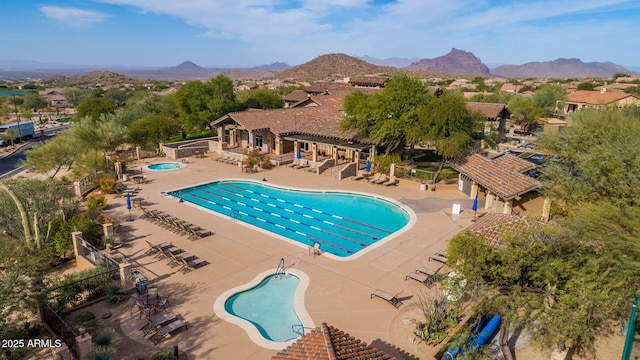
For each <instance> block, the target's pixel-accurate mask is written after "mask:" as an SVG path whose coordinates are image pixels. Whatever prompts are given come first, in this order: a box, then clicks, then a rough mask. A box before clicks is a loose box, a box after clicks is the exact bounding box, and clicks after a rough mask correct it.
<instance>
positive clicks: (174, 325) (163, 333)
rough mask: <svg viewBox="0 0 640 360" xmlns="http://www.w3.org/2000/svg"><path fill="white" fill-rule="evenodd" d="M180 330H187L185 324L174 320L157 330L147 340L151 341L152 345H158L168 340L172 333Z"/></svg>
mask: <svg viewBox="0 0 640 360" xmlns="http://www.w3.org/2000/svg"><path fill="white" fill-rule="evenodd" d="M182 328H184V329H185V330H186V329H187V328H188V327H187V324H186V323H185V322H183V321H182V320H180V319H178V320H175V321H173V322H170V323H169V324H167V325H165V326H163V327H161V328H160V329H158V331H157V332H156V333H155V334H154V335H153V336H151V338H150V339H149V340H151V341H152V342H153V343H154V344H158V343H159V342H160V341H162V340H164V339H166V338H170V337H171V336H172V335H173V333H175V332H176V331H178V330H179V329H182Z"/></svg>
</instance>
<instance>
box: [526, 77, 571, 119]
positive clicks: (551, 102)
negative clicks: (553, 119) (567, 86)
mask: <svg viewBox="0 0 640 360" xmlns="http://www.w3.org/2000/svg"><path fill="white" fill-rule="evenodd" d="M532 99H533V102H534V103H535V104H536V105H537V106H538V107H539V108H540V109H542V110H543V111H544V112H545V115H551V114H553V113H554V112H555V110H556V106H557V103H558V102H559V101H566V100H567V93H566V92H565V91H564V89H563V88H562V86H560V85H553V84H545V85H542V86H540V87H539V88H538V89H537V90H536V91H535V92H534V93H533V98H532Z"/></svg>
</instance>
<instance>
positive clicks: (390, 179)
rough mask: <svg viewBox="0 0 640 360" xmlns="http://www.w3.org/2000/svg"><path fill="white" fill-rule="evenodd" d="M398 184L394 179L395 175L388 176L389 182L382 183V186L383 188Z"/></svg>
mask: <svg viewBox="0 0 640 360" xmlns="http://www.w3.org/2000/svg"><path fill="white" fill-rule="evenodd" d="M397 183H398V180H397V179H396V176H395V175H392V176H389V181H385V182H383V183H382V185H384V186H391V185H395V184H397Z"/></svg>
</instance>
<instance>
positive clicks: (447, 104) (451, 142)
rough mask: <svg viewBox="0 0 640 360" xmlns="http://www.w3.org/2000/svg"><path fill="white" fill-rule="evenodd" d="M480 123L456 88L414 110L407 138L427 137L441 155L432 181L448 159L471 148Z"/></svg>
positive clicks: (416, 139)
mask: <svg viewBox="0 0 640 360" xmlns="http://www.w3.org/2000/svg"><path fill="white" fill-rule="evenodd" d="M483 124H484V118H483V116H482V115H481V114H479V113H473V112H471V111H470V110H469V108H467V105H466V103H465V101H464V97H463V96H462V94H461V93H459V92H453V91H447V92H445V93H444V94H442V95H440V96H439V97H438V98H436V99H434V100H432V101H431V102H430V103H429V106H428V107H422V108H420V109H419V110H418V116H417V121H416V122H414V123H413V124H412V127H411V129H410V130H409V131H410V134H411V135H410V139H411V140H413V141H416V142H417V141H431V142H433V143H435V146H436V153H437V154H438V155H442V162H441V163H440V166H439V168H438V171H437V172H436V174H435V177H434V180H433V181H434V183H435V182H436V181H437V180H438V176H439V175H440V172H441V171H442V168H443V166H444V164H445V163H446V162H447V160H448V159H451V158H453V157H455V156H458V155H462V154H464V153H466V152H467V151H469V150H471V146H472V141H473V135H474V134H477V133H480V132H481V131H482V126H483Z"/></svg>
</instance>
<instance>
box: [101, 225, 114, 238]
mask: <svg viewBox="0 0 640 360" xmlns="http://www.w3.org/2000/svg"><path fill="white" fill-rule="evenodd" d="M102 231H103V232H104V237H106V238H108V237H111V236H113V224H112V223H110V222H109V221H107V222H105V223H104V224H102Z"/></svg>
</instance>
